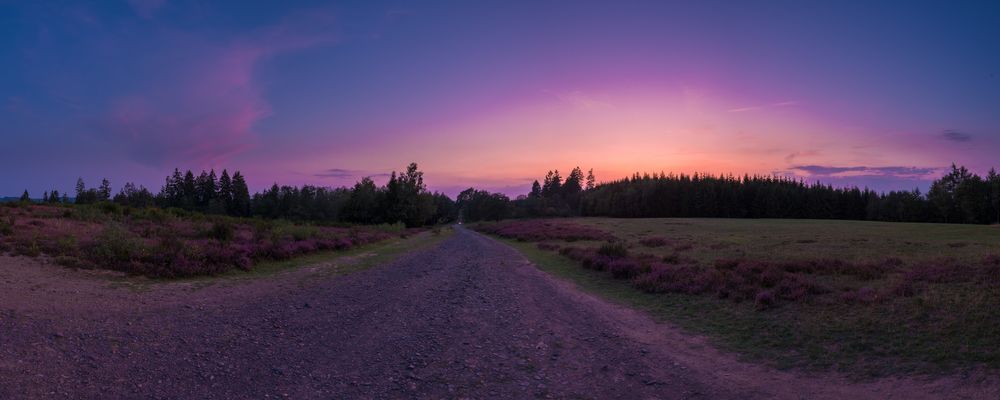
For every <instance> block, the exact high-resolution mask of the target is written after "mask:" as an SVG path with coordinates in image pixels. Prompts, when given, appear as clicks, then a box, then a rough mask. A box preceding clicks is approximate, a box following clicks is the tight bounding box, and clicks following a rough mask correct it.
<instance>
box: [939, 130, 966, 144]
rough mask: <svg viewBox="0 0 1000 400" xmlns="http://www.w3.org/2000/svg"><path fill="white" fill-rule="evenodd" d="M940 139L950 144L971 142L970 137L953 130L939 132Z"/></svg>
mask: <svg viewBox="0 0 1000 400" xmlns="http://www.w3.org/2000/svg"><path fill="white" fill-rule="evenodd" d="M941 137H942V138H944V139H945V140H950V141H952V142H968V141H971V140H972V135H971V134H969V133H966V132H962V131H959V130H955V129H946V130H944V131H943V132H941Z"/></svg>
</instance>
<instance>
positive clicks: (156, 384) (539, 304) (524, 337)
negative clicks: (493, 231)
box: [0, 228, 995, 399]
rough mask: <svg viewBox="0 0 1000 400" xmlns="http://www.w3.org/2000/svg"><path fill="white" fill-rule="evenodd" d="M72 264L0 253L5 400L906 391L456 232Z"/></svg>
mask: <svg viewBox="0 0 1000 400" xmlns="http://www.w3.org/2000/svg"><path fill="white" fill-rule="evenodd" d="M43 267H44V268H43ZM26 268H33V269H32V270H30V271H28V270H27V269H26ZM71 274H79V273H78V272H72V271H67V270H59V269H57V268H56V267H52V266H41V265H26V262H25V259H15V258H9V257H7V258H4V259H2V260H0V282H4V283H5V286H4V289H3V291H0V294H3V295H4V297H3V298H0V398H2V399H13V398H74V399H85V398H101V399H105V398H164V399H166V398H199V399H212V398H275V397H277V398H286V397H287V398H294V399H307V398H323V399H330V398H490V399H508V398H509V399H525V398H559V399H563V398H579V399H590V398H594V399H615V398H621V399H645V398H650V399H651V398H662V399H702V398H704V399H727V398H734V399H736V398H738V399H746V398H774V397H781V398H797V397H804V398H839V397H841V396H847V395H850V396H852V397H853V398H863V397H869V398H890V397H898V398H906V397H905V396H902V395H901V396H892V394H893V392H892V391H893V390H896V389H900V388H905V387H910V386H913V385H912V384H911V383H910V382H909V381H905V380H904V381H894V382H890V383H878V384H869V385H868V386H858V387H851V386H850V385H846V384H841V383H838V382H839V381H836V380H830V379H823V378H803V377H799V376H797V375H790V374H788V373H778V372H774V371H769V370H767V369H766V368H761V367H757V366H747V365H744V364H741V363H739V362H738V361H735V360H734V359H733V358H732V357H729V356H726V355H722V354H719V353H718V352H717V351H715V350H712V349H711V348H710V346H705V345H704V341H703V340H701V339H699V338H691V337H689V336H685V335H684V334H683V333H680V332H678V331H676V330H673V328H669V327H665V326H662V325H658V324H655V323H653V322H652V321H650V320H649V319H648V318H646V317H644V316H642V315H639V314H638V313H635V312H632V311H630V310H626V309H623V308H621V307H619V306H615V305H611V304H607V303H605V302H603V301H600V300H597V299H594V298H593V297H590V296H588V295H585V294H582V293H579V292H578V291H576V289H574V288H573V287H571V286H570V285H568V284H566V283H564V282H561V281H556V280H554V279H552V278H550V277H549V276H547V275H545V274H543V273H541V272H539V271H538V270H537V269H535V268H534V267H533V266H531V265H530V264H529V263H528V262H527V261H525V260H524V258H523V257H522V256H521V255H520V254H518V253H517V252H516V251H514V250H513V249H511V248H510V247H507V246H506V245H503V244H501V243H499V242H496V241H494V240H492V239H489V238H487V237H484V236H481V235H479V234H477V233H473V232H470V231H467V230H465V229H462V228H456V233H455V234H454V235H453V236H452V237H450V238H448V239H447V240H445V241H444V242H442V243H441V244H440V245H438V246H436V247H434V248H431V249H427V250H420V251H415V252H412V253H409V254H406V255H404V256H402V257H401V258H399V259H397V260H396V261H394V262H391V263H388V264H385V265H380V266H376V267H373V268H371V269H368V270H365V271H362V272H358V273H353V274H349V275H345V276H332V277H322V276H319V275H317V276H315V277H314V278H313V279H303V276H302V275H301V274H299V275H295V276H293V277H276V278H273V279H268V278H264V279H260V280H258V281H256V282H254V283H251V284H239V285H220V287H208V288H202V289H198V290H193V289H191V288H190V287H189V286H184V285H169V284H168V285H166V286H163V287H160V288H157V289H155V290H150V291H146V292H135V291H130V290H128V289H120V288H119V289H113V288H108V287H106V285H104V286H102V285H98V284H96V283H95V282H98V281H100V280H99V279H96V278H93V277H91V278H87V279H84V278H80V277H78V276H77V277H74V276H73V275H71ZM53 276H55V277H53ZM307 278H308V277H307ZM54 279H59V282H60V283H59V284H52V283H51V282H52V281H53V280H54ZM800 385H814V387H806V386H800ZM934 385H938V386H933V385H932V386H930V387H931V388H932V390H939V391H940V390H947V388H948V387H944V388H943V389H942V386H940V385H943V384H942V383H934ZM773 386H781V387H773ZM949 387H950V386H949ZM844 388H847V389H844ZM935 388H936V389H935ZM855 389H856V390H855ZM845 390H846V391H845ZM913 393H922V394H925V395H926V394H927V393H933V392H927V391H925V390H923V389H921V391H917V392H912V391H911V393H910V394H913ZM970 393H972V394H973V395H972V396H971V397H970V398H975V397H978V395H977V394H982V393H987V392H970ZM989 393H995V392H989ZM903 394H904V395H905V394H906V393H905V392H904V393H903ZM937 394H941V393H940V392H939V393H937ZM917 397H926V396H917ZM932 397H933V396H932ZM960 397H967V396H960Z"/></svg>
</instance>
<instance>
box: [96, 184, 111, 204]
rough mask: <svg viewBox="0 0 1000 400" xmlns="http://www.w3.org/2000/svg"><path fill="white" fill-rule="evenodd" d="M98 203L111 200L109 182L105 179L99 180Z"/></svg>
mask: <svg viewBox="0 0 1000 400" xmlns="http://www.w3.org/2000/svg"><path fill="white" fill-rule="evenodd" d="M97 194H98V201H108V200H111V182H108V180H107V179H101V188H100V189H99V190H98V191H97Z"/></svg>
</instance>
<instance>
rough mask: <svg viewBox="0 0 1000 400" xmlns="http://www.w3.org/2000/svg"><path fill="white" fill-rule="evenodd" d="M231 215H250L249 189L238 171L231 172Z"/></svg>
mask: <svg viewBox="0 0 1000 400" xmlns="http://www.w3.org/2000/svg"><path fill="white" fill-rule="evenodd" d="M232 213H233V215H237V216H241V217H245V216H249V215H250V189H249V188H247V182H246V180H244V179H243V175H241V174H240V171H236V173H234V174H233V212H232Z"/></svg>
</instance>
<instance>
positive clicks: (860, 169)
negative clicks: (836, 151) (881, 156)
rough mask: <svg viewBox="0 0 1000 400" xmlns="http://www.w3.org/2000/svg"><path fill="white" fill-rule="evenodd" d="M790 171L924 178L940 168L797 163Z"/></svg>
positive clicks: (832, 174)
mask: <svg viewBox="0 0 1000 400" xmlns="http://www.w3.org/2000/svg"><path fill="white" fill-rule="evenodd" d="M790 170H792V171H797V172H802V173H806V174H808V175H809V176H842V177H843V176H874V175H877V176H893V177H899V178H926V177H929V176H931V175H933V174H935V173H937V172H938V171H940V168H933V167H901V166H889V167H868V166H850V167H835V166H824V165H797V166H793V167H791V168H790Z"/></svg>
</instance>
